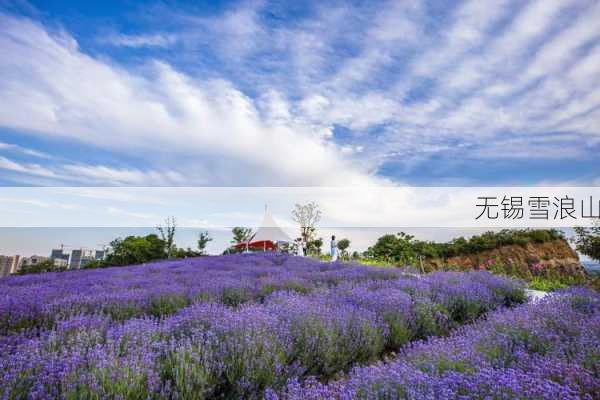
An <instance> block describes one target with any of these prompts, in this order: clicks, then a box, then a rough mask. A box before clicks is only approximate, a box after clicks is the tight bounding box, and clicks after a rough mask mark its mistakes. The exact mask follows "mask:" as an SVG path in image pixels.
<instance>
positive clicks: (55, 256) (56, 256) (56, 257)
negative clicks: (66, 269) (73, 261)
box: [50, 248, 69, 266]
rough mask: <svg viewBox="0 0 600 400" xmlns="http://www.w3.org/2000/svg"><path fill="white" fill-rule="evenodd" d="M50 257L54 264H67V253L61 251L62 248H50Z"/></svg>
mask: <svg viewBox="0 0 600 400" xmlns="http://www.w3.org/2000/svg"><path fill="white" fill-rule="evenodd" d="M50 258H51V259H52V260H53V261H54V265H57V266H66V265H68V264H69V255H68V254H67V253H65V252H63V249H62V248H60V249H52V253H50Z"/></svg>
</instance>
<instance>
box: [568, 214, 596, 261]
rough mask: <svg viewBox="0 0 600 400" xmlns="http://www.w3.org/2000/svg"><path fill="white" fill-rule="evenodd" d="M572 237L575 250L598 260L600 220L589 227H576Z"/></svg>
mask: <svg viewBox="0 0 600 400" xmlns="http://www.w3.org/2000/svg"><path fill="white" fill-rule="evenodd" d="M575 234H576V237H575V239H574V242H575V246H576V247H577V251H579V252H581V253H582V254H585V255H586V256H588V257H590V258H592V259H594V260H597V261H600V221H596V223H595V225H594V226H593V227H591V228H583V227H576V228H575Z"/></svg>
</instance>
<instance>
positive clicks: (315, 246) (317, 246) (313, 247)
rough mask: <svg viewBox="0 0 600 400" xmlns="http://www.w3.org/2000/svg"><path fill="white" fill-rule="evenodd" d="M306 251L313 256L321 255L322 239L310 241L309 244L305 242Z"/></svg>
mask: <svg viewBox="0 0 600 400" xmlns="http://www.w3.org/2000/svg"><path fill="white" fill-rule="evenodd" d="M306 247H307V251H308V254H313V255H317V256H318V255H320V254H321V248H322V247H323V238H318V239H315V240H311V241H310V242H307V246H306Z"/></svg>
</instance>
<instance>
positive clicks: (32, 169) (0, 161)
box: [0, 156, 56, 178]
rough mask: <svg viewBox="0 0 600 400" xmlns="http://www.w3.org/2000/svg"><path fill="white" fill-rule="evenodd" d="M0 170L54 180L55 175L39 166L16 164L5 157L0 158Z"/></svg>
mask: <svg viewBox="0 0 600 400" xmlns="http://www.w3.org/2000/svg"><path fill="white" fill-rule="evenodd" d="M0 169H5V170H9V171H13V172H19V173H24V174H28V175H35V176H41V177H45V178H54V177H56V174H55V173H54V172H52V171H51V170H49V169H47V168H44V167H42V166H40V165H39V164H25V163H18V162H16V161H13V160H10V159H8V158H6V157H2V156H0Z"/></svg>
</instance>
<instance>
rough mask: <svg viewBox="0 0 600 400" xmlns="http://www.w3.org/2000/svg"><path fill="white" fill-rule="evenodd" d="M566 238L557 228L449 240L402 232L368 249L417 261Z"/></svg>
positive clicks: (386, 257)
mask: <svg viewBox="0 0 600 400" xmlns="http://www.w3.org/2000/svg"><path fill="white" fill-rule="evenodd" d="M557 239H563V235H562V232H560V231H558V230H555V229H504V230H501V231H500V232H491V231H490V232H486V233H483V234H481V235H476V236H472V237H471V238H469V239H465V238H464V237H459V238H456V239H453V240H451V241H450V242H447V243H436V242H428V241H422V240H416V239H415V238H414V236H412V235H408V234H406V233H404V232H400V233H398V234H396V235H392V234H387V235H383V236H382V237H380V238H379V239H378V240H377V242H376V243H375V245H373V246H371V247H369V249H368V250H367V251H366V252H365V256H366V257H367V258H374V259H379V260H385V261H389V262H394V263H403V264H411V265H415V264H416V261H417V260H418V257H419V256H422V257H425V258H437V257H439V258H448V257H454V256H461V255H468V254H473V253H478V252H482V251H486V250H494V249H497V248H499V247H501V246H508V245H519V246H525V245H526V244H528V243H532V242H533V243H544V242H549V241H552V240H557Z"/></svg>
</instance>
